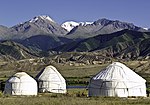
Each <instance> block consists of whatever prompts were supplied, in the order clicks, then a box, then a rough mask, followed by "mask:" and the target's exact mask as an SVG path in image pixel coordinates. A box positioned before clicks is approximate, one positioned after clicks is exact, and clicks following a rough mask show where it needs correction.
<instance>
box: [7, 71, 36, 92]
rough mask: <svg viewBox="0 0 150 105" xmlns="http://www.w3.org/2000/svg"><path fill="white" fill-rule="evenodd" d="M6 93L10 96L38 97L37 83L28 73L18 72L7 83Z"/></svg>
mask: <svg viewBox="0 0 150 105" xmlns="http://www.w3.org/2000/svg"><path fill="white" fill-rule="evenodd" d="M4 93H5V94H10V95H37V82H36V81H35V80H34V79H33V78H32V77H31V76H29V75H28V74H27V73H25V72H18V73H16V74H14V75H13V76H12V77H10V78H9V79H8V80H7V81H6V84H5V89H4Z"/></svg>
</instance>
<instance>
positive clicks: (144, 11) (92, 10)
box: [0, 0, 150, 28]
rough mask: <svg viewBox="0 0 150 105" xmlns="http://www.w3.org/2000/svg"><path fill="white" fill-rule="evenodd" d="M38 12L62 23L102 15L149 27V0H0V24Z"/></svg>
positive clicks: (90, 19) (100, 16)
mask: <svg viewBox="0 0 150 105" xmlns="http://www.w3.org/2000/svg"><path fill="white" fill-rule="evenodd" d="M38 15H49V16H51V17H52V18H53V20H55V21H56V22H58V23H59V24H61V23H62V22H65V21H68V20H75V21H77V22H79V21H96V20H98V19H101V18H107V19H112V20H120V21H125V22H130V23H134V24H135V25H138V26H141V27H149V28H150V0H1V2H0V25H5V26H13V25H15V24H18V23H21V22H25V21H27V20H29V19H31V18H33V17H35V16H38Z"/></svg>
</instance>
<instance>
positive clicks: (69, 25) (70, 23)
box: [61, 21, 79, 32]
mask: <svg viewBox="0 0 150 105" xmlns="http://www.w3.org/2000/svg"><path fill="white" fill-rule="evenodd" d="M76 26H79V23H77V22H74V21H68V22H65V23H63V24H62V25H61V27H63V28H64V29H66V30H67V31H68V32H70V31H71V30H72V29H73V28H74V27H76Z"/></svg>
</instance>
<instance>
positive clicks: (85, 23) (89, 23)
mask: <svg viewBox="0 0 150 105" xmlns="http://www.w3.org/2000/svg"><path fill="white" fill-rule="evenodd" d="M91 24H93V22H80V25H82V26H86V25H91Z"/></svg>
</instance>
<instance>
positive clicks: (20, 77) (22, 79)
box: [8, 72, 35, 82]
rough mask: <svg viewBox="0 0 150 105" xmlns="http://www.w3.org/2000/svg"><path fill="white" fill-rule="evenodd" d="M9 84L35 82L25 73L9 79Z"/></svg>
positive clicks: (19, 73)
mask: <svg viewBox="0 0 150 105" xmlns="http://www.w3.org/2000/svg"><path fill="white" fill-rule="evenodd" d="M8 81H9V82H25V81H26V82H28V81H35V80H34V79H33V78H32V77H31V76H29V75H28V74H27V73H25V72H18V73H16V74H14V75H13V76H12V77H10V78H9V80H8Z"/></svg>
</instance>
